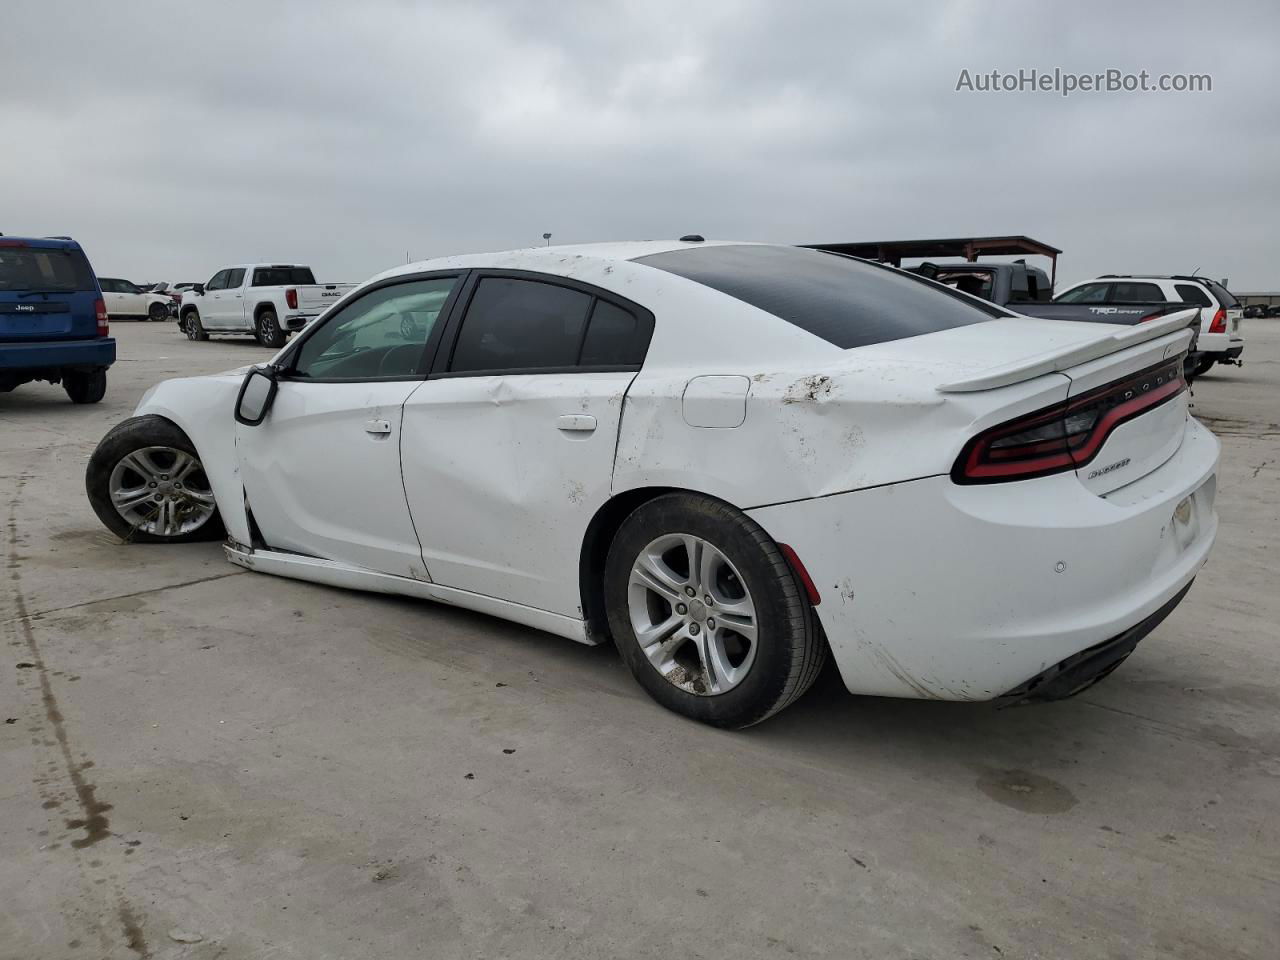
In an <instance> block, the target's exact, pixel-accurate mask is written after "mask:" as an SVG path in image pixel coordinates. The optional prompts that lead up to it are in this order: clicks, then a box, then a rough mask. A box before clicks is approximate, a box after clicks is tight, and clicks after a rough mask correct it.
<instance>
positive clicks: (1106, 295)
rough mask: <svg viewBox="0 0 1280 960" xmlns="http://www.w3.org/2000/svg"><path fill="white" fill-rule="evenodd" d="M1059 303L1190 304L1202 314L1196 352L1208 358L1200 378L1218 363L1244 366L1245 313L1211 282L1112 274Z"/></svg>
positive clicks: (1071, 291)
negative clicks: (1241, 356)
mask: <svg viewBox="0 0 1280 960" xmlns="http://www.w3.org/2000/svg"><path fill="white" fill-rule="evenodd" d="M1053 300H1054V302H1055V303H1190V304H1194V305H1195V306H1197V307H1199V308H1200V337H1199V340H1198V341H1197V343H1196V347H1195V349H1196V350H1197V351H1199V352H1200V353H1201V354H1203V358H1202V359H1201V361H1200V365H1199V367H1198V368H1197V369H1196V371H1195V373H1196V374H1197V375H1199V374H1202V373H1204V372H1205V371H1206V370H1208V369H1209V368H1210V367H1212V366H1213V365H1214V364H1215V363H1234V364H1236V365H1237V366H1239V365H1240V354H1242V353H1244V336H1243V334H1241V333H1240V319H1241V317H1243V316H1244V307H1243V306H1242V305H1241V304H1240V301H1239V300H1237V299H1236V298H1235V297H1233V296H1232V295H1231V293H1230V291H1228V290H1227V288H1226V287H1224V286H1223V285H1222V284H1220V283H1218V282H1217V281H1214V280H1210V279H1208V278H1207V277H1180V276H1170V277H1156V276H1132V275H1128V274H1123V275H1121V274H1113V273H1108V274H1105V275H1103V276H1101V277H1098V278H1097V279H1096V280H1084V281H1082V282H1080V283H1077V284H1075V285H1073V286H1070V287H1067V288H1066V289H1065V290H1063V291H1062V292H1061V293H1059V294H1058V295H1057V296H1055V297H1054V298H1053Z"/></svg>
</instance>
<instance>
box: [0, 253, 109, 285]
mask: <svg viewBox="0 0 1280 960" xmlns="http://www.w3.org/2000/svg"><path fill="white" fill-rule="evenodd" d="M97 286H98V285H97V282H96V281H95V280H94V279H93V271H91V270H90V269H89V262H88V261H87V260H86V259H85V256H84V254H83V253H81V252H80V251H79V250H63V249H58V248H40V247H0V292H5V291H10V290H14V291H17V290H22V291H33V290H34V291H41V290H43V291H47V292H49V293H74V292H75V291H77V290H92V291H96V290H97Z"/></svg>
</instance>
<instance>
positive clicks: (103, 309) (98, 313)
mask: <svg viewBox="0 0 1280 960" xmlns="http://www.w3.org/2000/svg"><path fill="white" fill-rule="evenodd" d="M93 314H94V316H95V317H97V319H98V336H100V337H105V336H106V335H107V334H108V333H110V332H111V325H110V324H108V323H107V305H106V303H105V302H104V301H103V300H102V298H101V297H99V298H98V299H97V300H95V301H93Z"/></svg>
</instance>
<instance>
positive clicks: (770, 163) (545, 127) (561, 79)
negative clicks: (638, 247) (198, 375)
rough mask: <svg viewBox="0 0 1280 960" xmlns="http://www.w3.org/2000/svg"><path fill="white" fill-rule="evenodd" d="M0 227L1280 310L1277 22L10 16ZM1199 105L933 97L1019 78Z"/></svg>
mask: <svg viewBox="0 0 1280 960" xmlns="http://www.w3.org/2000/svg"><path fill="white" fill-rule="evenodd" d="M3 6H4V11H3V21H2V27H0V131H3V133H2V134H0V231H3V232H5V233H8V234H24V233H25V234H70V235H72V236H74V237H75V238H76V239H78V240H80V241H81V242H82V243H83V244H84V245H85V247H86V249H87V251H88V253H89V257H90V259H91V261H92V262H93V264H94V266H95V268H96V269H97V271H98V273H99V274H101V275H104V276H124V277H128V278H130V279H133V280H136V281H151V280H170V281H179V280H206V279H208V277H209V276H210V275H211V274H212V273H213V271H214V270H215V269H216V268H218V267H219V266H222V265H224V264H227V263H235V262H239V261H248V260H258V259H266V260H290V261H298V262H309V263H311V264H312V265H313V266H314V267H315V269H316V273H317V276H318V277H319V278H320V279H322V280H359V279H363V278H364V277H366V276H368V275H370V274H372V273H374V272H376V271H378V270H381V269H385V268H386V267H389V266H394V265H395V264H397V263H403V262H404V259H405V254H406V251H407V252H408V253H409V254H410V255H411V256H412V257H413V258H414V259H422V258H426V257H430V256H437V255H443V254H448V253H455V252H468V251H476V250H486V249H506V248H510V247H519V246H528V245H531V244H534V243H541V242H542V241H541V239H540V238H541V235H542V233H543V232H544V231H550V232H552V233H553V234H554V239H553V242H566V243H568V242H581V241H590V240H616V239H634V238H653V237H675V236H679V235H680V234H683V233H688V232H699V233H702V234H705V235H706V236H708V237H715V238H732V239H747V240H774V241H782V242H811V241H831V240H875V239H898V238H911V237H938V236H958V235H985V234H1003V233H1025V234H1028V235H1030V236H1033V237H1035V238H1037V239H1040V240H1044V241H1046V242H1048V243H1051V244H1053V245H1055V246H1058V247H1061V248H1063V249H1064V250H1065V251H1066V253H1065V256H1064V257H1063V258H1062V259H1061V261H1060V265H1059V278H1060V280H1068V281H1070V280H1076V279H1080V278H1083V277H1091V276H1094V275H1096V274H1097V273H1100V272H1125V271H1162V272H1178V271H1190V270H1193V269H1195V268H1197V267H1198V268H1200V270H1201V271H1202V272H1203V273H1206V274H1209V275H1212V276H1214V277H1229V278H1230V280H1231V285H1232V287H1233V288H1235V289H1237V290H1250V289H1271V290H1276V289H1280V240H1278V239H1277V237H1278V236H1280V204H1278V203H1277V201H1278V200H1280V94H1278V93H1277V88H1278V86H1280V56H1278V55H1277V38H1278V37H1280V4H1275V3H1267V2H1259V3H1256V4H1240V5H1234V4H1231V3H1224V2H1218V3H1215V4H1212V5H1206V4H1202V3H1196V4H1188V5H1186V6H1184V7H1179V6H1177V5H1175V4H1160V5H1146V4H1144V5H1141V6H1139V5H1134V6H1133V9H1132V10H1131V11H1130V10H1127V9H1126V10H1121V9H1117V8H1118V7H1119V5H1118V4H1109V3H1108V4H1097V5H1096V6H1090V5H1087V4H1080V3H1072V4H1065V3H1064V4H1058V5H1054V6H1052V7H1050V6H1048V5H1042V4H1031V3H1006V4H996V3H959V2H953V3H947V4H945V5H943V4H938V5H937V6H928V5H926V4H923V3H914V4H898V3H893V4H890V3H876V4H870V3H866V4H861V3H855V2H851V0H790V2H781V0H779V2H774V3H769V2H763V0H759V2H757V0H740V2H728V0H724V2H720V0H716V2H712V0H678V2H668V0H647V2H635V3H611V2H607V0H584V2H574V0H555V2H552V0H541V2H536V3H518V2H514V0H513V2H497V0H493V2H481V0H469V2H461V3H426V2H423V3H412V2H386V3H378V2H369V0H361V2H354V0H351V2H307V3H301V2H300V3H296V4H285V3H268V2H263V3H243V4H241V3H239V2H230V3H228V2H219V3H201V4H194V3H192V4H181V3H170V2H158V3H148V2H139V0H118V2H114V3H110V4H108V3H90V2H88V0H84V2H66V3H64V2H58V0H34V2H20V0H5V2H4V5H3ZM1020 67H1021V68H1028V69H1030V68H1038V69H1040V70H1042V71H1052V70H1053V68H1055V67H1058V68H1061V69H1063V70H1066V71H1074V72H1077V73H1088V72H1094V71H1101V70H1105V69H1107V68H1117V69H1120V70H1124V71H1132V72H1135V73H1136V72H1137V71H1139V70H1144V69H1145V70H1148V71H1150V72H1151V73H1152V74H1153V75H1156V74H1160V73H1178V72H1185V73H1205V72H1207V73H1209V74H1211V75H1212V83H1213V90H1212V92H1209V93H1077V94H1075V95H1074V96H1072V97H1070V98H1065V99H1064V98H1062V97H1061V96H1059V95H1056V94H1053V93H994V94H993V93H987V94H982V93H973V92H956V90H955V87H956V83H957V80H958V78H959V76H960V71H961V70H962V69H968V70H970V71H971V73H972V74H977V73H980V72H989V71H991V70H993V69H997V70H1002V71H1009V72H1016V71H1017V70H1018V68H1020Z"/></svg>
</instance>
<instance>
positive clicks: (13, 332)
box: [0, 235, 116, 403]
mask: <svg viewBox="0 0 1280 960" xmlns="http://www.w3.org/2000/svg"><path fill="white" fill-rule="evenodd" d="M115 359H116V342H115V340H113V339H111V337H110V336H108V328H107V307H106V304H105V303H104V302H103V300H102V291H100V290H99V289H98V279H97V277H96V276H95V275H94V272H93V269H92V268H91V267H90V266H89V261H88V259H87V258H86V257H85V255H84V251H83V250H81V249H80V244H78V243H76V242H75V241H74V240H70V239H68V238H66V237H41V238H35V237H31V238H28V237H6V236H3V235H0V393H8V392H9V391H10V390H12V389H13V388H14V387H17V386H20V385H22V384H24V383H30V382H31V381H32V380H45V381H48V382H49V383H61V384H62V388H63V389H64V390H66V391H67V396H69V397H70V398H71V400H72V402H73V403H97V402H98V401H99V400H101V399H102V397H103V395H104V394H105V393H106V392H107V367H109V366H111V364H113V363H114V362H115Z"/></svg>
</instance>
